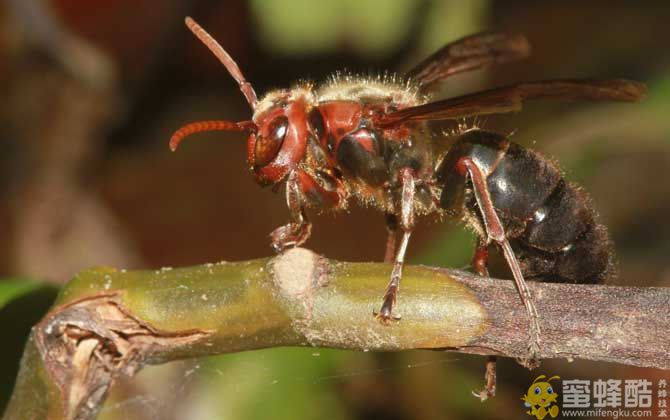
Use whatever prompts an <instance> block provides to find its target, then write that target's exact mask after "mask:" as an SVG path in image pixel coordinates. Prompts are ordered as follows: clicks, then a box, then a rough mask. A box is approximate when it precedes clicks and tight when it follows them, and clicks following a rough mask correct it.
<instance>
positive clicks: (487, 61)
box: [407, 32, 530, 90]
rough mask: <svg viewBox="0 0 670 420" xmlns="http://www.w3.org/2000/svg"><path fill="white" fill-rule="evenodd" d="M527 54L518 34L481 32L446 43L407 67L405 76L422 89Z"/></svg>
mask: <svg viewBox="0 0 670 420" xmlns="http://www.w3.org/2000/svg"><path fill="white" fill-rule="evenodd" d="M529 54H530V44H529V43H528V40H526V38H525V37H523V36H521V35H510V34H504V33H498V32H482V33H480V34H475V35H471V36H468V37H465V38H462V39H459V40H458V41H454V42H452V43H450V44H447V45H445V46H444V47H442V48H441V49H439V50H437V51H436V52H435V53H433V54H432V55H431V56H429V57H428V58H426V59H425V60H423V61H422V62H421V63H419V64H418V65H417V66H416V67H414V68H413V69H412V70H410V71H409V72H408V73H407V76H409V77H410V78H412V79H414V80H416V81H417V82H418V83H419V84H420V85H421V87H422V89H424V90H425V89H426V88H427V87H428V86H430V85H432V84H433V83H435V82H439V81H441V80H443V79H446V78H447V77H449V76H451V75H453V74H456V73H462V72H464V71H470V70H474V69H478V68H483V67H489V66H492V65H494V64H498V63H504V62H508V61H515V60H521V59H524V58H526V57H528V55H529Z"/></svg>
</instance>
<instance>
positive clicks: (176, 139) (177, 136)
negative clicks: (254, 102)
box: [170, 120, 256, 152]
mask: <svg viewBox="0 0 670 420" xmlns="http://www.w3.org/2000/svg"><path fill="white" fill-rule="evenodd" d="M255 129H256V124H254V122H253V121H241V122H232V121H220V120H216V121H198V122H193V123H190V124H186V125H185V126H183V127H181V128H180V129H179V130H177V131H175V133H174V134H173V135H172V137H171V138H170V150H172V151H173V152H174V151H175V150H177V146H179V143H181V141H182V140H184V138H186V137H188V136H190V135H191V134H194V133H201V132H203V131H246V130H252V131H253V130H255Z"/></svg>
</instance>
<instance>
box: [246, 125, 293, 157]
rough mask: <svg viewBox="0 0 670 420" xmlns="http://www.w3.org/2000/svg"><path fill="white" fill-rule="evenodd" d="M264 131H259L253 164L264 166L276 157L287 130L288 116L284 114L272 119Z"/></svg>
mask: <svg viewBox="0 0 670 420" xmlns="http://www.w3.org/2000/svg"><path fill="white" fill-rule="evenodd" d="M263 131H265V132H262V133H259V134H260V135H259V136H258V137H257V138H256V147H255V149H254V164H255V165H256V166H265V165H267V164H268V163H270V162H272V160H273V159H274V158H275V157H277V154H278V153H279V149H281V145H282V143H284V137H286V133H287V132H288V118H286V117H285V116H284V115H282V116H279V117H277V118H275V119H273V120H272V121H271V122H270V124H269V125H268V128H267V130H263Z"/></svg>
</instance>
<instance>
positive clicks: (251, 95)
mask: <svg viewBox="0 0 670 420" xmlns="http://www.w3.org/2000/svg"><path fill="white" fill-rule="evenodd" d="M186 26H188V29H190V30H191V32H193V34H194V35H195V36H197V37H198V39H199V40H200V41H201V42H202V43H203V44H205V45H206V46H207V48H209V50H210V51H211V52H212V53H213V54H214V55H215V56H216V58H218V59H219V61H220V62H221V63H222V64H223V65H224V66H226V69H227V70H228V73H230V75H231V76H233V78H234V79H235V80H236V81H237V83H238V84H239V85H240V90H241V91H242V93H243V94H244V97H245V98H247V102H249V105H251V109H252V110H255V109H256V103H257V102H258V98H257V97H256V92H254V88H253V87H252V86H251V83H249V82H247V80H246V79H245V78H244V75H243V74H242V71H241V70H240V68H239V67H238V66H237V63H235V60H233V59H232V57H231V56H230V55H228V53H227V52H226V50H224V49H223V47H222V46H221V44H219V43H218V42H216V40H215V39H214V38H212V36H211V35H210V34H208V33H207V31H205V30H204V29H203V28H202V27H201V26H200V25H198V24H197V23H196V21H194V20H193V19H191V18H190V17H187V18H186Z"/></svg>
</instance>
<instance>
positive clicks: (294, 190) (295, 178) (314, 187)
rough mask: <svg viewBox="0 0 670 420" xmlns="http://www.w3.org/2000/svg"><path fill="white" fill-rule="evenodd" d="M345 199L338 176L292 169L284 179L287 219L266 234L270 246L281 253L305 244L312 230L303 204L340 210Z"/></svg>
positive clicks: (344, 204) (343, 189)
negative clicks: (287, 221) (283, 223)
mask: <svg viewBox="0 0 670 420" xmlns="http://www.w3.org/2000/svg"><path fill="white" fill-rule="evenodd" d="M317 179H318V181H317ZM346 201H347V191H346V190H345V188H344V185H342V183H341V182H340V180H339V179H337V178H335V177H332V176H330V175H328V174H327V173H326V172H322V173H317V174H315V175H310V174H308V173H307V172H305V171H303V170H300V169H294V170H292V171H291V172H290V173H289V175H288V179H287V180H286V205H287V206H288V210H289V213H290V215H291V221H290V222H289V223H288V224H286V225H284V226H281V227H279V228H277V229H275V230H274V231H273V232H272V233H271V234H270V237H271V238H272V248H274V250H275V251H277V252H282V251H283V250H284V249H286V248H288V247H294V246H300V245H302V244H303V243H305V241H306V240H307V239H308V238H309V236H310V234H311V233H312V224H311V223H309V221H308V220H307V214H306V213H305V207H306V206H312V207H320V208H330V209H341V208H344V206H346Z"/></svg>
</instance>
